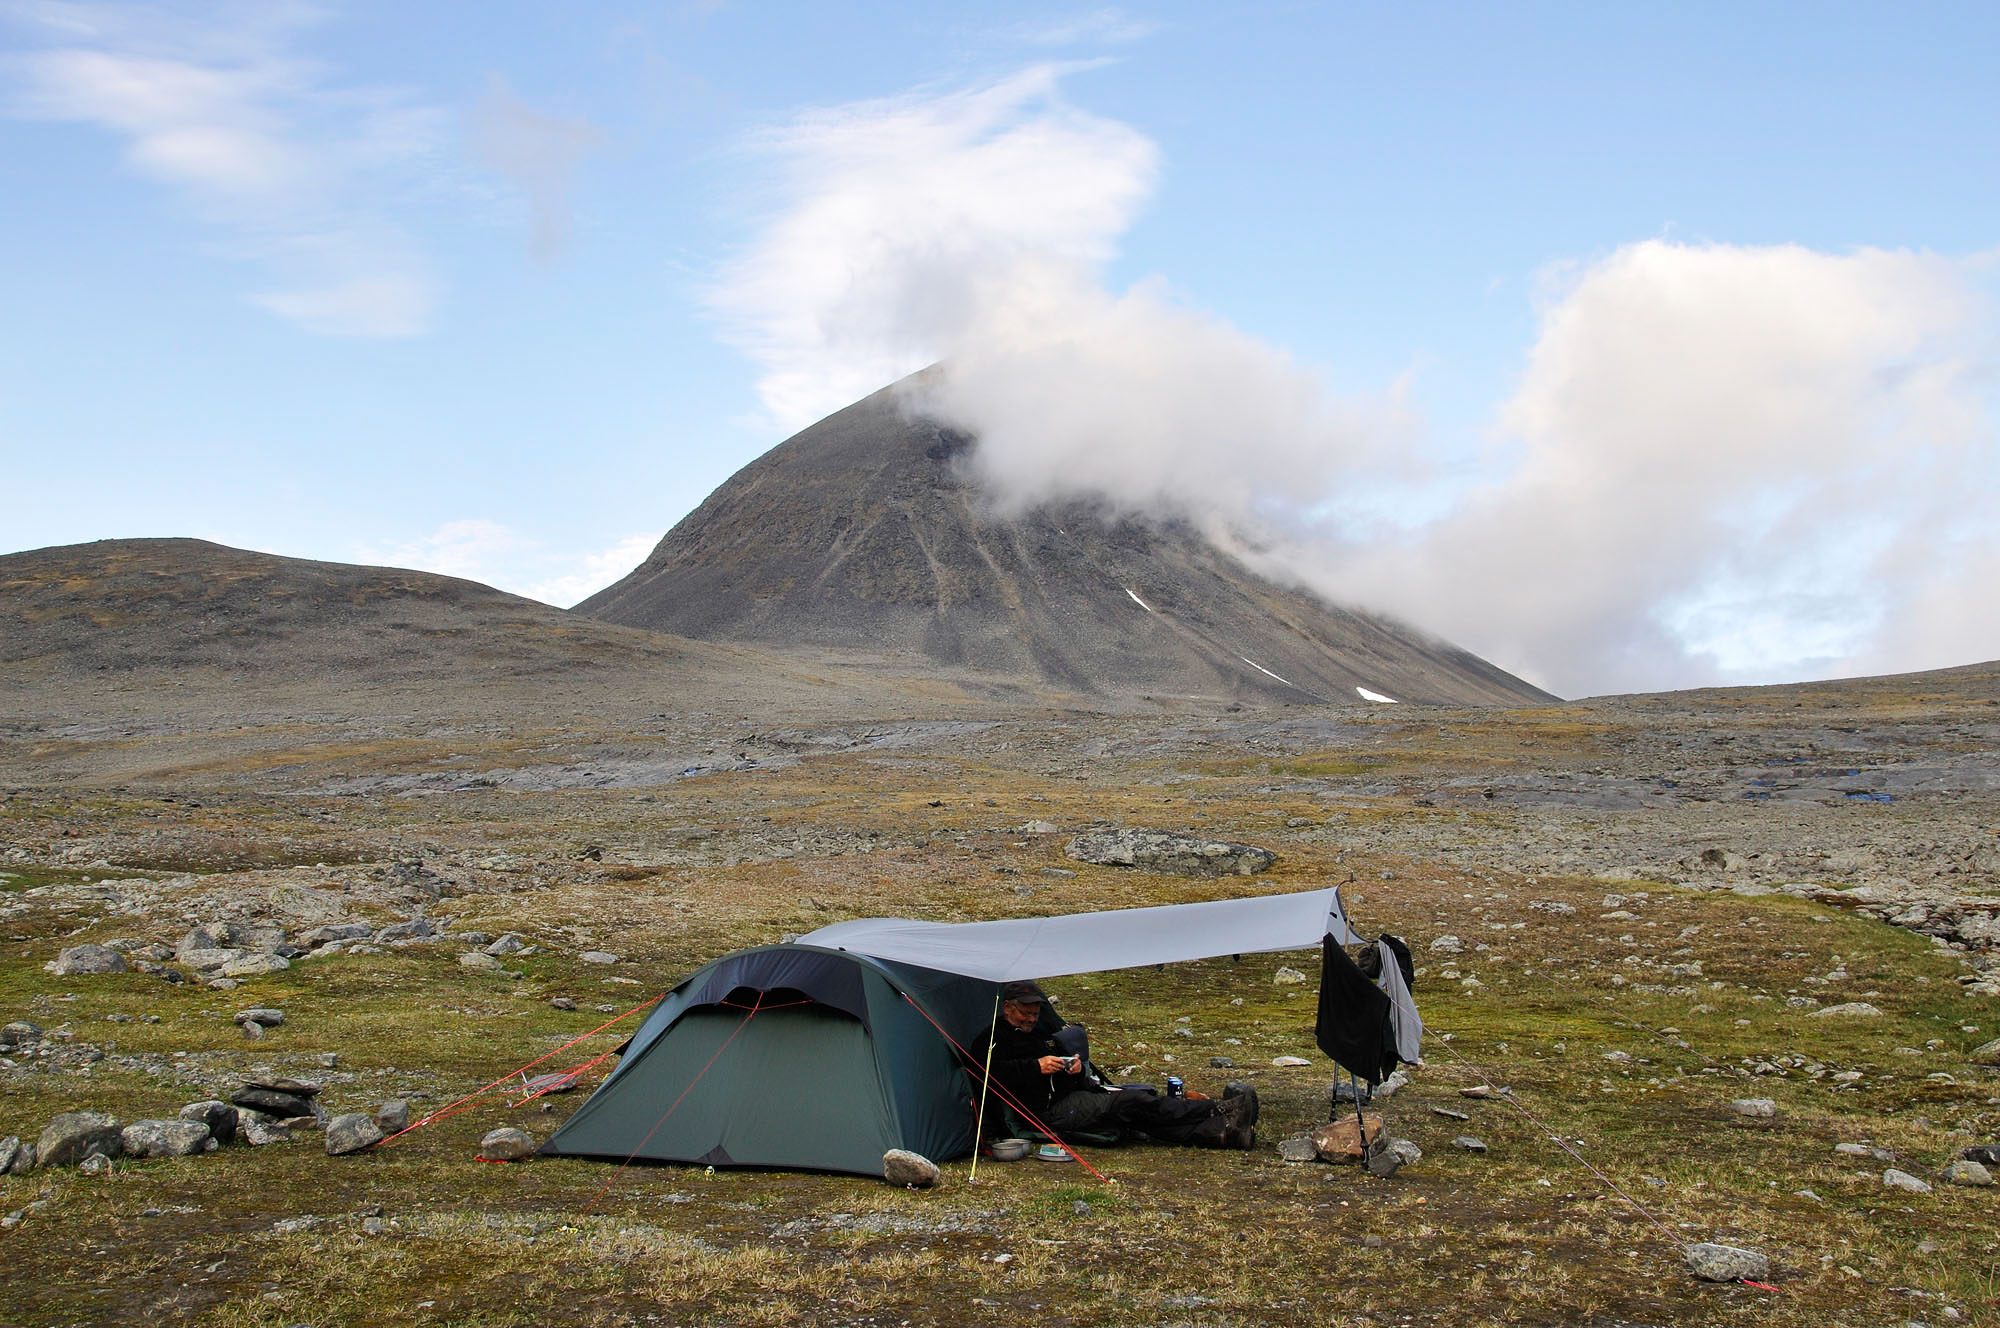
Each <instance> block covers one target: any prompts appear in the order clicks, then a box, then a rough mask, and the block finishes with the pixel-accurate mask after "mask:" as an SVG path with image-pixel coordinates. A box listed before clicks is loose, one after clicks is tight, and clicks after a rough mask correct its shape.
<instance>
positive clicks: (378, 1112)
mask: <svg viewBox="0 0 2000 1328" xmlns="http://www.w3.org/2000/svg"><path fill="white" fill-rule="evenodd" d="M375 1123H376V1124H377V1125H379V1126H381V1127H382V1133H383V1134H396V1133H398V1132H400V1131H402V1130H407V1129H409V1128H410V1104H409V1103H407V1102H405V1101H403V1100H402V1099H401V1098H396V1099H395V1100H393V1101H390V1102H384V1103H383V1104H382V1105H381V1106H379V1107H377V1108H375Z"/></svg>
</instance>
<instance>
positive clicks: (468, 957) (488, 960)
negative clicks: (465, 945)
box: [458, 950, 502, 973]
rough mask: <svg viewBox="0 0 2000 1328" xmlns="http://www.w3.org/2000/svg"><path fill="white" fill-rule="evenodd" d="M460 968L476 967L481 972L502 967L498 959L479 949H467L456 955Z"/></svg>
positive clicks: (493, 970)
mask: <svg viewBox="0 0 2000 1328" xmlns="http://www.w3.org/2000/svg"><path fill="white" fill-rule="evenodd" d="M458 965H459V967H460V968H472V969H477V970H479V971H480V972H482V973H493V972H497V971H499V969H500V968H501V967H502V965H501V963H500V961H499V960H498V959H495V958H494V957H493V956H492V955H490V954H485V953H483V952H481V951H479V950H468V951H466V952H465V953H464V954H462V955H460V956H459V957H458Z"/></svg>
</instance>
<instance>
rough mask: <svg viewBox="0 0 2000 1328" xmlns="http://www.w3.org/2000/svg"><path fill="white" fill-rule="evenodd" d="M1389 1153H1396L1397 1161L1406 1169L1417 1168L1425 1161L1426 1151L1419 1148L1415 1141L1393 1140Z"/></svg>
mask: <svg viewBox="0 0 2000 1328" xmlns="http://www.w3.org/2000/svg"><path fill="white" fill-rule="evenodd" d="M1389 1151H1390V1152H1392V1153H1394V1154H1395V1155H1396V1160H1397V1161H1398V1162H1401V1163H1402V1164H1403V1165H1404V1166H1406V1167H1408V1166H1415V1165H1416V1164H1417V1163H1419V1162H1421V1161H1423V1160H1424V1150H1423V1149H1421V1148H1419V1147H1417V1145H1416V1143H1415V1141H1413V1140H1410V1139H1391V1140H1390V1141H1389Z"/></svg>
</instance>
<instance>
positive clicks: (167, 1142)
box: [118, 1120, 213, 1157]
mask: <svg viewBox="0 0 2000 1328" xmlns="http://www.w3.org/2000/svg"><path fill="white" fill-rule="evenodd" d="M118 1138H119V1142H120V1143H121V1144H123V1145H124V1148H125V1152H126V1154H127V1155H128V1156H131V1157H193V1156H194V1155H195V1154H196V1153H204V1152H207V1151H208V1147H209V1144H210V1142H211V1141H212V1139H213V1136H212V1135H210V1134H209V1132H208V1127H207V1126H206V1125H203V1124H201V1123H200V1122H199V1121H190V1120H142V1121H133V1122H132V1123H131V1124H130V1125H127V1126H126V1127H125V1128H124V1129H123V1130H121V1131H119V1135H118Z"/></svg>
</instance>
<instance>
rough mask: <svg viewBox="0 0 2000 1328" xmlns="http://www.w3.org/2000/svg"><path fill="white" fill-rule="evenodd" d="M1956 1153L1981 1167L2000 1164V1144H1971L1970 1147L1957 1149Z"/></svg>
mask: <svg viewBox="0 0 2000 1328" xmlns="http://www.w3.org/2000/svg"><path fill="white" fill-rule="evenodd" d="M1958 1155H1959V1156H1960V1157H1962V1158H1964V1159H1965V1160H1966V1161H1968V1162H1977V1163H1978V1164H1979V1165H1980V1166H1982V1167H1994V1166H2000V1144H1973V1145H1972V1146H1971V1147H1970V1148H1961V1149H1959V1150H1958Z"/></svg>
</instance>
